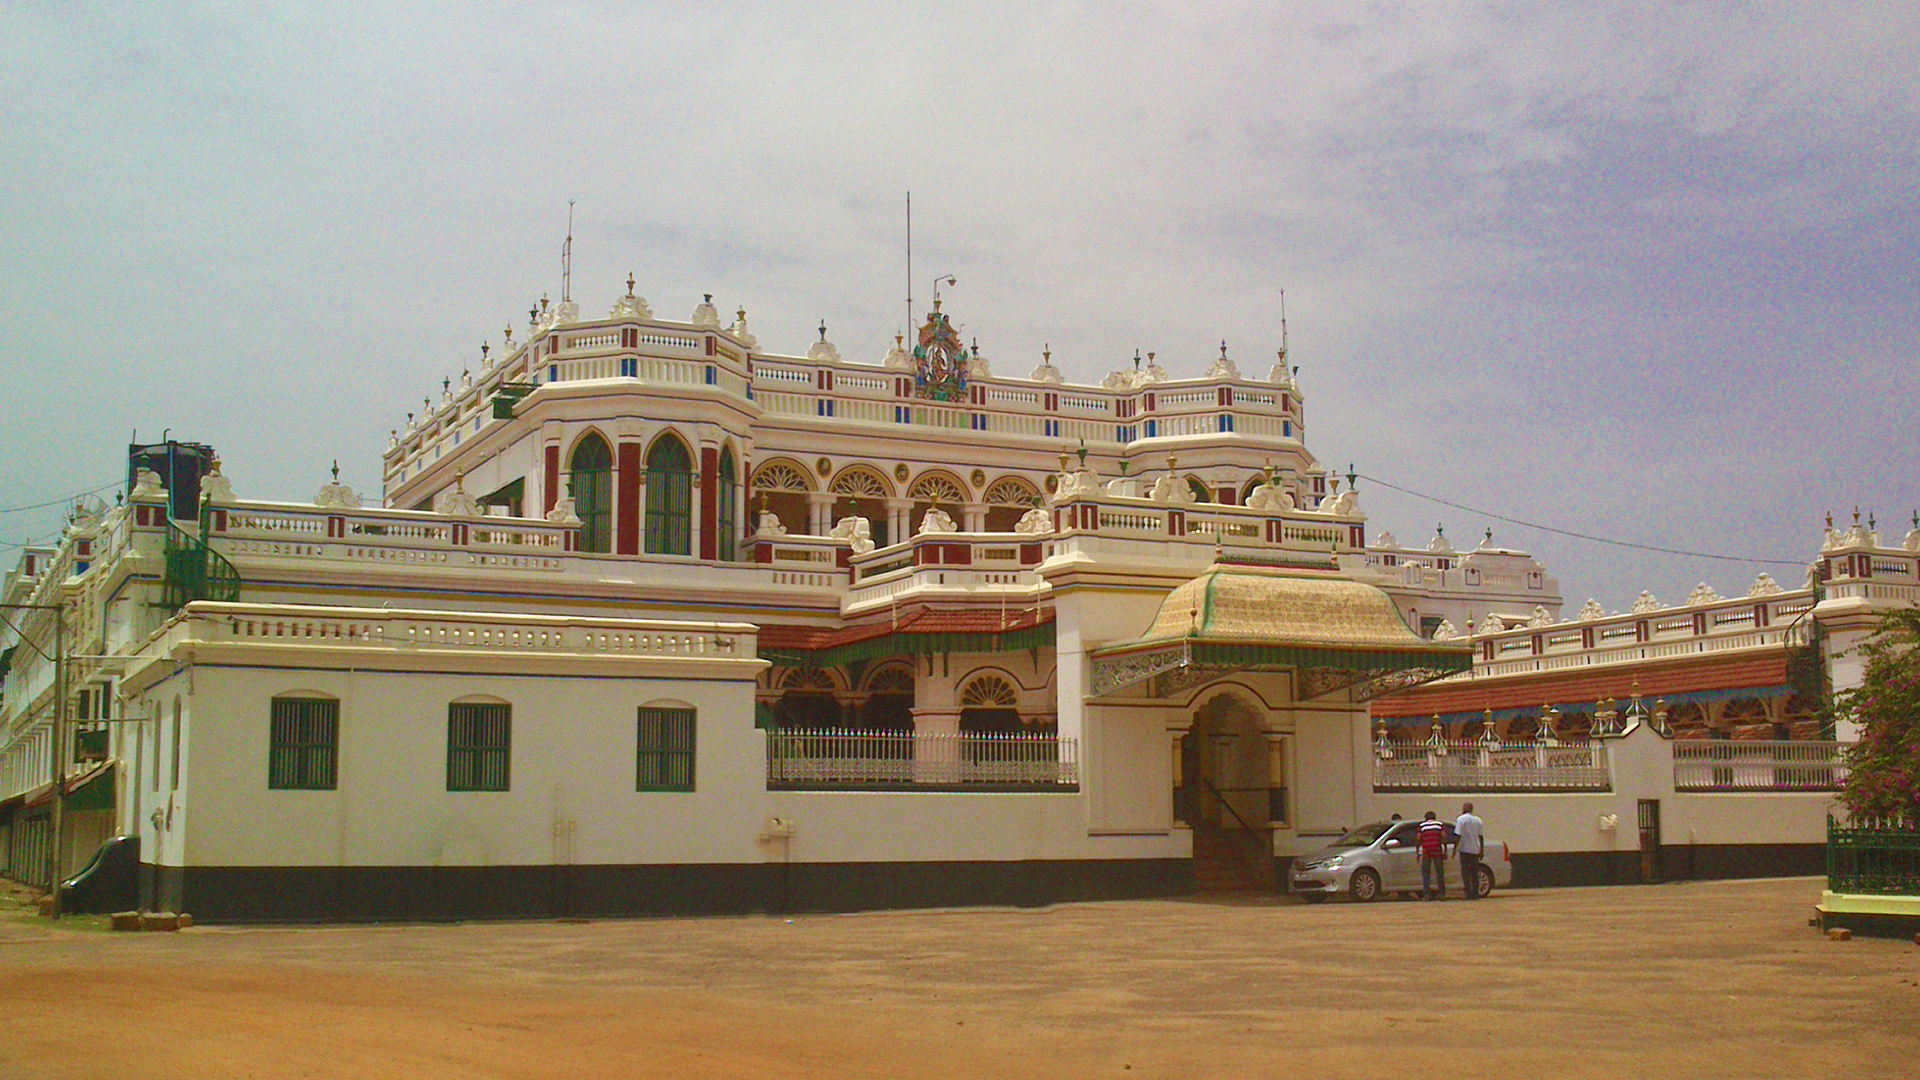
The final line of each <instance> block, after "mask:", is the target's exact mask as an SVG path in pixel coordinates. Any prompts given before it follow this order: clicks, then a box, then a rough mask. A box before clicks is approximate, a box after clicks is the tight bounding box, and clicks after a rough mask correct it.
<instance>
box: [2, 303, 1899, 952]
mask: <svg viewBox="0 0 1920 1080" xmlns="http://www.w3.org/2000/svg"><path fill="white" fill-rule="evenodd" d="M531 314H532V318H531V320H530V325H529V327H528V329H527V331H526V332H525V334H524V336H523V337H522V338H521V339H519V340H516V339H515V338H514V336H513V334H512V332H511V331H509V332H508V334H507V337H506V341H505V344H504V346H503V347H501V348H498V349H495V350H490V351H489V352H488V353H487V354H485V355H483V357H482V358H481V360H480V361H479V362H478V363H477V364H476V365H475V367H474V368H473V369H472V370H470V371H466V372H462V373H461V375H460V376H459V377H458V379H457V380H452V379H450V380H448V381H446V382H445V383H443V384H442V386H441V388H440V389H441V391H442V392H441V393H440V395H439V396H438V398H437V400H436V399H429V400H428V401H427V402H425V403H424V404H423V407H422V411H420V412H418V413H416V414H412V415H410V416H409V418H408V420H407V423H406V426H405V428H404V429H402V430H398V431H396V432H395V434H394V437H393V439H392V440H391V442H390V443H389V445H388V447H387V451H386V455H385V459H384V470H385V474H384V475H385V491H384V494H383V497H382V498H380V499H378V500H373V499H369V498H366V497H364V496H362V495H360V494H358V493H356V492H354V491H352V490H351V489H349V488H348V487H346V486H344V485H342V484H340V483H338V481H337V479H336V480H335V482H333V483H328V484H326V485H325V486H324V487H322V488H321V489H320V490H319V493H318V494H317V495H316V496H315V497H314V498H313V499H312V500H311V501H308V502H268V501H260V500H255V499H251V498H243V497H241V496H240V495H238V494H237V493H236V492H235V491H234V490H233V488H232V485H231V483H230V481H229V480H228V479H227V478H226V477H225V476H224V475H223V474H222V473H221V471H220V466H219V463H218V461H217V460H216V459H214V458H213V457H212V454H211V452H210V451H209V450H208V449H207V448H205V447H200V446H196V445H194V444H178V443H169V444H164V445H162V446H159V447H138V448H135V450H134V453H133V454H132V455H131V461H132V463H131V465H130V468H129V483H128V488H127V490H126V492H125V494H124V498H123V499H122V500H120V501H119V502H118V504H117V505H115V506H113V507H112V508H110V509H109V508H99V509H87V508H82V509H80V510H77V511H76V513H75V514H74V515H73V517H72V520H71V523H70V525H69V527H68V528H67V530H66V533H65V535H64V536H63V537H62V538H61V539H60V540H59V542H58V543H57V544H54V545H51V546H48V547H45V548H30V549H28V550H26V551H25V553H24V554H23V556H22V558H21V560H20V562H19V564H18V566H17V567H15V568H14V569H13V571H12V572H11V573H10V574H9V575H8V576H7V578H6V580H5V595H4V597H0V599H3V600H4V601H5V602H8V603H13V604H28V605H39V606H37V607H33V608H29V609H24V610H19V611H15V612H14V613H13V614H14V616H15V617H14V620H13V625H14V626H16V627H17V628H18V630H17V631H7V632H6V633H7V635H8V636H7V637H6V639H5V640H4V641H0V645H5V646H10V647H9V648H7V650H6V652H5V654H4V656H5V659H4V661H0V664H4V667H5V682H4V696H3V697H0V870H4V872H5V873H7V874H9V875H10V876H12V877H14V878H17V879H20V880H23V881H28V882H39V883H45V882H46V881H47V879H48V876H49V874H50V873H51V872H54V871H56V870H57V872H58V873H59V874H60V875H62V876H65V875H66V874H68V873H71V872H73V871H75V870H77V869H79V868H81V867H82V866H84V865H86V864H87V862H88V860H89V859H90V858H92V857H93V855H94V852H95V849H96V848H99V847H100V846H101V844H102V842H103V841H105V840H107V839H108V838H109V837H114V836H120V835H125V836H131V837H135V838H137V852H138V856H137V859H138V871H139V872H138V889H139V903H140V904H141V905H142V906H143V907H147V908H158V909H171V910H182V911H189V912H192V913H193V914H195V916H196V917H198V918H201V919H207V920H327V919H366V918H447V917H514V916H540V915H558V914H576V915H594V914H620V913H646V912H728V911H772V910H832V909H853V908H862V907H881V906H908V905H933V904H959V903H1001V904H1005V903H1014V904H1038V903H1047V902H1053V901H1059V900H1069V899H1082V898H1096V897H1128V896H1157V895H1174V894H1181V893H1185V892H1189V891H1193V890H1195V889H1208V888H1254V887H1259V888H1273V887H1275V885H1276V883H1278V884H1280V885H1284V880H1283V875H1281V874H1280V871H1281V869H1283V868H1284V866H1285V864H1286V861H1287V860H1289V859H1290V858H1291V857H1292V856H1293V855H1294V854H1296V853H1299V852H1302V851H1305V850H1309V849H1311V848H1314V847H1317V846H1319V845H1320V844H1322V843H1324V842H1325V840H1326V839H1327V838H1328V836H1329V835H1331V834H1334V833H1337V832H1338V831H1340V830H1342V829H1343V828H1345V827H1348V826H1352V825H1355V824H1358V823H1360V822H1362V821H1367V820H1373V819H1377V818H1384V817H1386V816H1387V815H1388V814H1389V813H1391V812H1401V813H1407V814H1410V815H1415V816H1417V814H1418V813H1419V812H1420V811H1423V810H1425V809H1427V808H1429V807H1434V808H1439V809H1443V810H1445V809H1450V808H1451V807H1452V806H1453V805H1456V804H1457V803H1458V802H1459V801H1460V799H1461V797H1462V796H1463V795H1464V796H1466V797H1471V798H1473V799H1475V801H1476V803H1478V804H1479V805H1480V806H1481V811H1482V813H1483V816H1485V817H1486V818H1487V820H1488V821H1489V823H1490V831H1492V832H1493V833H1494V834H1495V835H1496V836H1497V837H1498V838H1499V839H1500V840H1502V841H1504V843H1505V845H1506V847H1505V850H1504V852H1503V856H1505V857H1510V859H1511V861H1512V863H1513V869H1514V874H1515V878H1516V881H1517V882H1518V883H1520V884H1552V883H1560V882H1597V881H1628V880H1642V879H1645V878H1648V877H1662V876H1665V877H1672V876H1725V875H1733V874H1746V873H1779V872H1806V871H1808V870H1810V869H1817V868H1818V864H1819V859H1820V851H1821V844H1822V840H1823V837H1824V833H1823V832H1822V830H1823V827H1824V815H1825V812H1826V808H1827V806H1828V805H1829V802H1830V800H1831V795H1832V788H1833V786H1834V783H1835V781H1836V778H1837V777H1838V776H1839V775H1840V769H1841V768H1842V766H1840V765H1839V764H1838V759H1837V757H1836V754H1837V749H1838V746H1839V743H1838V742H1837V741H1836V740H1835V735H1836V734H1838V735H1840V736H1842V737H1844V736H1845V735H1846V732H1844V731H1842V732H1838V733H1836V732H1832V731H1826V730H1821V729H1820V727H1819V725H1818V723H1817V722H1814V723H1812V724H1809V722H1808V717H1809V716H1810V715H1811V714H1810V712H1809V710H1810V706H1809V704H1808V702H1809V700H1811V699H1809V698H1808V696H1807V695H1808V694H1810V693H1811V694H1813V695H1814V696H1815V697H1817V693H1818V691H1817V689H1811V690H1810V689H1808V688H1809V687H1815V688H1817V686H1818V681H1819V679H1820V678H1821V676H1822V675H1823V674H1828V675H1831V676H1832V677H1833V678H1835V679H1837V680H1838V681H1840V682H1841V683H1842V684H1844V683H1845V682H1846V680H1847V679H1848V678H1850V677H1857V676H1856V674H1855V673H1853V672H1852V669H1850V668H1849V667H1848V665H1849V664H1850V663H1854V661H1852V660H1849V659H1848V658H1847V657H1848V654H1847V653H1846V649H1847V647H1848V646H1849V645H1851V644H1852V643H1855V642H1857V640H1858V638H1859V636H1860V635H1861V634H1863V633H1864V632H1865V630H1866V628H1867V626H1868V624H1869V620H1870V618H1871V614H1872V612H1873V610H1874V609H1875V608H1877V607H1881V606H1885V605H1888V604H1897V603H1912V602H1914V600H1915V598H1916V589H1920V584H1916V583H1917V582H1920V574H1916V570H1915V567H1916V563H1917V562H1920V531H1917V532H1915V533H1913V534H1909V535H1908V537H1907V538H1906V540H1905V542H1904V545H1884V546H1883V545H1882V544H1881V543H1880V541H1879V538H1878V536H1877V534H1875V533H1874V532H1873V531H1872V530H1871V529H1870V528H1869V527H1867V526H1857V527H1856V528H1855V529H1854V530H1853V531H1851V532H1849V531H1847V530H1845V529H1836V530H1832V531H1831V532H1830V533H1829V534H1828V536H1827V537H1826V539H1825V542H1824V545H1823V546H1824V550H1823V551H1822V553H1821V555H1820V556H1819V558H1818V559H1817V560H1816V562H1815V564H1814V573H1813V574H1812V575H1810V578H1809V581H1808V583H1806V584H1805V585H1804V586H1802V585H1801V583H1798V582H1795V583H1793V584H1794V585H1795V586H1796V587H1795V588H1792V589H1782V588H1780V587H1779V586H1775V585H1773V584H1772V583H1771V581H1770V580H1769V581H1763V582H1761V583H1760V584H1759V585H1757V586H1756V589H1755V591H1754V593H1753V594H1752V595H1751V596H1748V597H1741V598H1737V599H1731V600H1729V599H1723V598H1720V597H1717V596H1710V595H1706V594H1697V595H1695V596H1693V597H1691V598H1690V599H1689V601H1688V603H1686V604H1684V605H1680V606H1678V607H1666V606H1661V605H1659V604H1658V602H1657V601H1653V600H1652V598H1651V597H1644V598H1643V603H1642V604H1641V605H1636V607H1635V609H1634V610H1633V611H1632V612H1628V613H1623V614H1616V615H1610V614H1607V613H1605V612H1602V611H1600V610H1599V609H1598V608H1597V606H1595V605H1589V607H1588V609H1587V610H1583V611H1582V612H1580V613H1579V614H1578V615H1577V616H1575V617H1571V618H1563V617H1562V615H1561V610H1562V607H1561V596H1560V589H1559V584H1558V582H1557V581H1556V580H1555V578H1554V577H1552V576H1551V575H1549V574H1548V573H1547V572H1546V571H1545V569H1544V568H1543V567H1542V566H1541V565H1540V564H1539V563H1537V562H1536V561H1535V560H1534V559H1532V558H1531V557H1530V556H1529V555H1527V554H1526V553H1524V552H1520V551H1514V550H1508V549H1503V548H1497V547H1495V546H1493V544H1492V542H1491V538H1490V537H1489V538H1488V539H1487V541H1486V542H1485V543H1482V544H1481V545H1480V546H1479V547H1477V548H1470V549H1467V550H1459V551H1456V550H1455V549H1454V548H1453V547H1452V545H1451V544H1450V543H1449V542H1448V541H1447V540H1446V538H1445V537H1444V536H1436V537H1435V538H1434V540H1433V541H1432V542H1431V543H1430V544H1428V545H1426V546H1424V547H1422V548H1419V549H1409V548H1403V547H1402V546H1400V545H1399V544H1398V543H1396V542H1394V541H1393V540H1392V538H1391V537H1388V536H1384V535H1377V536H1375V537H1373V538H1372V539H1371V540H1370V539H1369V536H1368V533H1367V524H1366V517H1365V515H1364V514H1363V513H1362V512H1361V509H1360V502H1359V493H1358V492H1357V491H1356V490H1355V486H1354V478H1353V477H1352V476H1351V475H1349V476H1348V477H1345V478H1342V477H1340V476H1338V475H1336V474H1334V473H1333V472H1331V471H1330V470H1329V469H1328V468H1326V467H1325V466H1324V465H1323V464H1322V463H1321V462H1319V461H1318V460H1317V459H1316V458H1315V457H1314V456H1313V454H1312V453H1311V452H1309V450H1308V449H1307V442H1306V433H1307V420H1306V404H1305V400H1304V398H1303V395H1302V392H1301V389H1300V387H1299V385H1298V384H1297V381H1296V377H1295V371H1294V370H1293V369H1291V368H1290V367H1289V366H1288V363H1287V358H1286V354H1285V351H1284V350H1282V351H1281V353H1280V357H1279V362H1278V363H1276V364H1273V365H1272V366H1271V369H1270V370H1269V371H1263V372H1243V371H1242V369H1241V367H1240V365H1239V364H1238V363H1237V362H1236V361H1235V360H1234V359H1233V358H1231V357H1230V356H1229V355H1228V353H1227V350H1226V348H1225V347H1224V346H1223V347H1222V348H1221V350H1220V355H1219V356H1218V357H1216V358H1211V363H1210V364H1205V363H1203V364H1196V365H1192V366H1193V367H1194V368H1195V370H1191V371H1181V372H1177V373H1174V372H1169V371H1167V370H1163V368H1162V367H1161V366H1160V364H1159V363H1158V362H1157V360H1156V358H1155V357H1152V356H1148V357H1146V358H1145V362H1144V363H1142V362H1141V361H1138V360H1136V362H1135V364H1134V365H1133V367H1132V368H1131V369H1128V370H1123V371H1119V372H1116V373H1114V374H1113V375H1112V376H1110V377H1109V378H1107V379H1106V380H1105V382H1103V383H1102V384H1100V385H1097V386H1090V385H1074V384H1070V383H1067V382H1065V381H1064V380H1063V379H1062V377H1061V374H1060V371H1059V370H1058V369H1057V368H1055V367H1054V366H1053V365H1052V364H1051V362H1050V358H1043V359H1042V360H1041V362H1040V363H1039V364H1038V366H1036V367H1034V368H1032V370H1030V371H1027V372H1024V373H1021V374H1009V373H998V374H996V373H994V372H992V371H990V370H989V366H988V363H987V361H986V359H985V358H982V357H980V356H979V355H978V353H977V350H975V351H969V350H968V349H967V348H965V347H964V346H963V344H962V340H961V336H960V333H959V330H958V328H957V327H956V326H955V324H953V323H952V322H950V321H949V317H948V315H947V313H945V312H942V311H941V310H940V304H939V302H938V301H936V302H935V305H934V310H933V312H931V313H930V314H929V316H928V318H927V322H926V325H925V326H924V327H922V328H921V329H920V330H919V332H918V335H917V341H916V342H915V343H913V344H911V345H909V343H906V342H904V341H899V340H896V343H895V346H894V348H893V349H892V350H891V351H890V352H888V353H887V355H886V357H885V358H884V360H882V361H881V362H880V363H879V364H877V365H876V364H872V363H857V362H851V361H847V360H844V359H842V358H841V356H840V355H839V353H838V351H837V350H836V349H835V347H834V346H833V344H832V343H830V342H829V341H827V340H826V332H825V329H824V328H822V330H821V333H820V340H818V341H817V342H815V343H814V344H813V345H812V347H811V348H809V349H808V350H807V353H806V355H804V356H784V355H778V354H774V353H769V352H764V351H762V350H761V349H760V347H759V344H758V342H757V341H756V339H755V338H754V336H753V334H752V333H750V332H749V330H748V327H747V321H746V314H745V312H744V311H741V312H740V313H739V314H738V316H737V317H736V318H735V319H734V320H733V321H731V322H728V321H727V320H724V319H723V318H722V317H721V315H720V313H719V312H718V311H717V310H716V309H715V307H714V306H713V304H712V303H711V302H702V303H701V304H699V305H698V306H697V307H696V308H695V309H694V310H693V312H692V313H691V315H690V316H689V317H688V318H687V319H686V320H684V321H680V320H672V319H665V318H661V317H658V316H656V315H655V314H654V313H653V312H652V310H651V309H650V308H649V306H648V304H647V302H646V301H645V300H643V299H641V298H640V297H638V296H636V295H634V293H633V290H632V284H631V282H629V284H628V291H627V294H626V295H624V296H622V297H620V298H619V300H618V301H617V302H616V303H615V304H614V306H613V308H612V310H611V312H610V313H609V314H608V315H607V316H606V317H605V318H601V319H593V320H583V319H582V318H581V317H580V314H579V312H578V309H577V308H576V306H575V305H574V304H572V303H571V302H564V301H563V302H561V303H559V304H552V305H549V304H546V303H544V302H543V304H542V305H541V307H540V308H539V309H536V310H535V311H534V312H532V313H531ZM1343 479H1344V482H1343ZM373 502H378V503H380V505H378V506H375V505H371V503H373ZM1707 592H1708V593H1711V590H1708V591H1707ZM56 660H58V661H60V662H58V663H56V662H55V661H56ZM1796 665H1797V666H1796ZM1808 672H1811V673H1812V674H1811V675H1810V676H1809V675H1808V674H1807V673H1808ZM1808 678H1811V679H1812V680H1813V682H1811V683H1808V682H1807V681H1806V680H1807V679H1808ZM1582 680H1584V681H1582ZM1796 680H1797V681H1796ZM1636 687H1637V689H1636ZM1796 695H1798V696H1796ZM1715 736H1723V737H1715ZM56 777H57V779H56ZM1649 806H1651V807H1652V823H1651V831H1649V827H1648V807H1649ZM56 811H57V813H56ZM52 836H58V837H59V841H58V843H57V845H56V844H55V843H54V842H53V841H52V840H51V839H50V837H52ZM53 847H57V848H58V850H50V849H51V848H53Z"/></svg>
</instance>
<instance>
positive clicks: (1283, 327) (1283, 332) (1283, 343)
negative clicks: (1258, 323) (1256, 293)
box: [1280, 289, 1287, 353]
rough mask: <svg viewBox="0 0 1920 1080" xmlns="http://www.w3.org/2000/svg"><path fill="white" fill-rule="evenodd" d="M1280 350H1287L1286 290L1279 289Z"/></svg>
mask: <svg viewBox="0 0 1920 1080" xmlns="http://www.w3.org/2000/svg"><path fill="white" fill-rule="evenodd" d="M1280 351H1281V352H1283V353H1284V352H1286V351H1287V290H1285V289H1281V290H1280Z"/></svg>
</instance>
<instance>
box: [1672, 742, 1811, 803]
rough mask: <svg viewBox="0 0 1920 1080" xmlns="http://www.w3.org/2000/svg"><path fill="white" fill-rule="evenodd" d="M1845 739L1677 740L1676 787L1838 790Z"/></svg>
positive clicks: (1737, 789)
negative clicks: (1797, 740)
mask: <svg viewBox="0 0 1920 1080" xmlns="http://www.w3.org/2000/svg"><path fill="white" fill-rule="evenodd" d="M1848 745H1849V744H1847V743H1839V742H1814V741H1807V742H1773V741H1760V740H1747V739H1678V740H1675V742H1674V743H1673V788H1674V790H1675V791H1834V790H1837V789H1839V787H1840V786H1841V785H1842V784H1844V783H1846V779H1847V747H1848Z"/></svg>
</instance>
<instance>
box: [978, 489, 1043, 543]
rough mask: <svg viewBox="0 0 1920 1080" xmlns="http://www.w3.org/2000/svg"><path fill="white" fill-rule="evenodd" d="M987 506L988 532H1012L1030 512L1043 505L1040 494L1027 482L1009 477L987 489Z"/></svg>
mask: <svg viewBox="0 0 1920 1080" xmlns="http://www.w3.org/2000/svg"><path fill="white" fill-rule="evenodd" d="M984 501H985V502H986V504H987V521H986V530H987V531H988V532H1012V531H1013V527H1014V526H1015V525H1018V524H1019V523H1020V519H1021V517H1023V516H1025V514H1026V512H1027V511H1028V510H1031V509H1033V508H1034V507H1036V506H1040V505H1042V502H1043V500H1042V499H1041V498H1040V492H1039V491H1038V490H1037V489H1035V488H1034V486H1033V485H1032V484H1030V483H1028V482H1027V481H1026V480H1024V479H1021V478H1020V477H1017V476H1009V477H1005V478H1004V479H1001V480H997V481H995V482H994V484H993V486H992V487H989V488H988V489H987V494H986V496H985V500H984Z"/></svg>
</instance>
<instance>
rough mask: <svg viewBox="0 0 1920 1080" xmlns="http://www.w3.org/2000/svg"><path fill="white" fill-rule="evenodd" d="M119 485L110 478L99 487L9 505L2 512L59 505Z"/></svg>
mask: <svg viewBox="0 0 1920 1080" xmlns="http://www.w3.org/2000/svg"><path fill="white" fill-rule="evenodd" d="M119 485H120V481H118V480H109V481H107V482H106V483H104V484H101V485H99V486H97V487H92V488H88V489H87V490H85V491H76V492H74V493H73V494H71V495H62V496H60V497H59V498H57V499H48V500H47V501H46V502H37V503H29V504H28V505H26V506H9V507H6V508H5V509H0V514H15V513H19V512H20V511H22V510H40V509H43V508H45V507H49V506H58V505H60V504H61V503H64V502H72V501H73V500H75V499H78V498H81V497H82V496H86V495H98V494H100V493H101V492H103V491H105V490H107V489H108V488H111V487H118V486H119Z"/></svg>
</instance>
